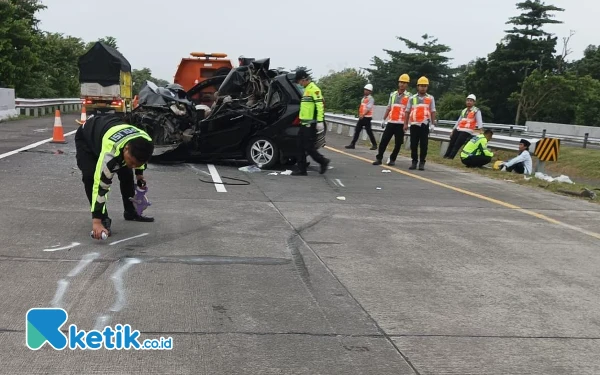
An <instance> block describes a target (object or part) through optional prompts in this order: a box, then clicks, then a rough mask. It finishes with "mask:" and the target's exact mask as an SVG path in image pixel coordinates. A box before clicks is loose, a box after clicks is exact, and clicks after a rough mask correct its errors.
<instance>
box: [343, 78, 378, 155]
mask: <svg viewBox="0 0 600 375" xmlns="http://www.w3.org/2000/svg"><path fill="white" fill-rule="evenodd" d="M372 92H373V85H372V84H370V83H368V84H367V85H366V86H365V88H364V97H363V98H362V101H361V102H360V107H359V108H358V122H357V123H356V129H355V132H354V137H352V142H350V144H349V145H348V146H346V148H355V146H356V142H357V141H358V137H359V136H360V132H361V131H362V130H363V128H365V130H366V131H367V135H368V136H369V139H370V140H371V150H377V140H376V139H375V135H374V134H373V128H372V127H371V121H372V120H373V108H374V107H375V99H373V96H372V95H371V93H372Z"/></svg>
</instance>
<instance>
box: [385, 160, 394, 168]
mask: <svg viewBox="0 0 600 375" xmlns="http://www.w3.org/2000/svg"><path fill="white" fill-rule="evenodd" d="M387 165H389V166H390V167H391V166H392V165H396V161H395V160H390V161H389V162H388V163H387Z"/></svg>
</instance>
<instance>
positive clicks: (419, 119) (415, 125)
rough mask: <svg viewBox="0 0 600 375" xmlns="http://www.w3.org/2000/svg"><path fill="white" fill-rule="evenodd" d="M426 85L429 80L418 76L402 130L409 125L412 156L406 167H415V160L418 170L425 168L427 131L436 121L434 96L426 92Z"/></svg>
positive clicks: (427, 143) (431, 128)
mask: <svg viewBox="0 0 600 375" xmlns="http://www.w3.org/2000/svg"><path fill="white" fill-rule="evenodd" d="M428 87H429V80H428V79H427V78H426V77H421V78H419V80H418V81H417V93H416V94H415V95H413V96H411V97H410V100H409V101H408V106H407V107H406V113H405V117H404V132H406V131H407V130H408V127H409V125H410V151H411V157H412V164H411V166H410V167H409V168H408V169H417V161H419V170H420V171H423V170H425V161H426V160H425V159H426V158H427V146H429V132H430V131H431V130H433V129H434V127H435V123H436V119H435V114H436V112H435V98H434V97H433V96H432V95H429V94H428V93H427V88H428ZM419 144H420V146H421V152H420V155H419V154H418V147H419ZM417 157H418V159H417Z"/></svg>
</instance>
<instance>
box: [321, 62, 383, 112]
mask: <svg viewBox="0 0 600 375" xmlns="http://www.w3.org/2000/svg"><path fill="white" fill-rule="evenodd" d="M367 82H368V80H367V78H366V77H365V75H364V74H362V73H361V72H359V71H358V70H356V69H344V70H342V71H339V72H332V73H330V74H329V75H327V76H325V77H322V78H321V79H320V80H319V82H318V83H317V85H318V86H319V87H320V88H321V90H323V98H324V100H325V103H326V107H327V110H328V111H331V110H335V111H339V112H342V113H356V111H357V110H358V106H359V103H360V100H361V98H362V96H363V90H364V87H365V85H366V84H367ZM376 103H377V101H376Z"/></svg>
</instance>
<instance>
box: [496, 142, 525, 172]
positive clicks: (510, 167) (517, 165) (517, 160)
mask: <svg viewBox="0 0 600 375" xmlns="http://www.w3.org/2000/svg"><path fill="white" fill-rule="evenodd" d="M529 146H531V143H530V142H529V141H528V140H526V139H521V142H520V143H519V155H518V156H516V157H514V158H512V159H510V160H509V161H506V162H503V163H502V164H500V166H499V167H500V169H501V170H502V171H506V172H512V171H515V172H516V173H519V174H527V175H529V174H531V171H532V170H533V162H532V161H531V154H530V153H529Z"/></svg>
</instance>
